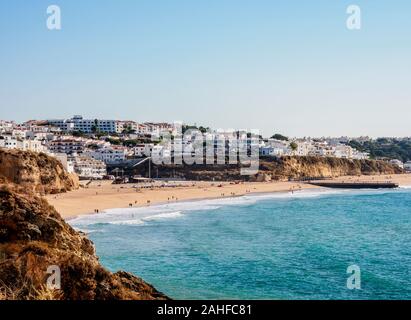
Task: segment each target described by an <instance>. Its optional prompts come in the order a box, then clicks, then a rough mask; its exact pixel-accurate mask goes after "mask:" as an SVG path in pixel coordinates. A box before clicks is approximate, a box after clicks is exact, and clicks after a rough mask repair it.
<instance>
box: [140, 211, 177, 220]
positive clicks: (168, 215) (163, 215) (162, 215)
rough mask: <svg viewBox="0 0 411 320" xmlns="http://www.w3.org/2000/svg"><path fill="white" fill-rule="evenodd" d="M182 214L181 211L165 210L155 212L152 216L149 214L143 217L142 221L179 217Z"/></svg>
mask: <svg viewBox="0 0 411 320" xmlns="http://www.w3.org/2000/svg"><path fill="white" fill-rule="evenodd" d="M182 215H183V213H182V211H175V212H165V213H160V214H156V215H154V216H149V217H147V218H143V221H152V220H164V219H175V218H179V217H181V216H182Z"/></svg>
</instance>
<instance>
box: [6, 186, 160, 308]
mask: <svg viewBox="0 0 411 320" xmlns="http://www.w3.org/2000/svg"><path fill="white" fill-rule="evenodd" d="M23 191H24V192H23ZM52 266H57V267H59V268H60V271H61V289H60V290H55V289H53V288H50V286H47V285H46V284H47V279H48V278H49V277H50V276H51V274H48V273H47V271H48V269H49V268H50V267H52ZM52 268H53V267H52ZM165 298H166V297H165V296H164V295H163V294H161V293H159V292H158V291H156V290H155V289H154V288H153V287H152V286H151V285H149V284H147V283H145V282H144V281H143V280H141V279H140V278H137V277H135V276H133V275H132V274H129V273H126V272H117V273H111V272H109V271H107V270H105V269H104V268H103V267H102V266H101V265H100V264H99V261H98V257H97V256H96V255H95V251H94V246H93V243H92V242H91V241H90V240H88V239H87V238H86V236H85V235H84V234H82V233H79V232H77V231H75V230H74V229H73V228H72V227H70V226H69V225H68V224H67V223H66V222H65V221H64V220H63V219H62V218H61V217H60V215H59V214H58V213H57V212H56V210H55V209H54V208H53V207H51V206H50V205H49V204H48V203H47V202H46V200H44V199H42V198H40V197H38V196H36V195H34V194H31V193H27V192H26V191H25V190H22V188H21V187H18V186H13V185H3V186H0V300H1V299H18V300H21V299H22V300H26V299H34V300H39V299H41V300H43V299H53V300H54V299H57V300H58V299H69V300H92V299H103V300H106V299H133V300H134V299H137V300H139V299H145V300H146V299H165Z"/></svg>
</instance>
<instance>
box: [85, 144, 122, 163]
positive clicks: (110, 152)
mask: <svg viewBox="0 0 411 320" xmlns="http://www.w3.org/2000/svg"><path fill="white" fill-rule="evenodd" d="M84 154H85V155H88V156H89V157H91V158H93V159H96V160H100V161H103V162H104V163H117V162H122V161H124V160H126V158H127V154H128V150H127V148H125V147H121V146H110V147H105V148H101V149H97V150H86V151H85V152H84Z"/></svg>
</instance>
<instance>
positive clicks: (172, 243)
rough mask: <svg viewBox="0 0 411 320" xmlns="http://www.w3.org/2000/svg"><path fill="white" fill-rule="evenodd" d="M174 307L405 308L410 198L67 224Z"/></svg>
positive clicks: (172, 209) (252, 201)
mask: <svg viewBox="0 0 411 320" xmlns="http://www.w3.org/2000/svg"><path fill="white" fill-rule="evenodd" d="M70 224H71V225H72V226H73V227H75V228H76V229H79V230H82V231H84V232H86V233H87V234H88V236H89V238H90V239H91V240H92V241H93V242H94V243H95V246H96V251H97V254H98V256H99V257H100V261H101V263H102V264H103V265H104V266H105V267H106V268H108V269H109V270H111V271H113V272H115V271H118V270H125V271H128V272H131V273H134V274H136V275H138V276H139V277H141V278H143V279H144V280H145V281H147V282H148V283H150V284H152V285H153V286H154V287H155V288H156V289H157V290H159V291H161V292H163V293H165V294H166V295H167V296H169V297H171V298H173V299H250V300H253V299H264V300H265V299H278V300H285V299H293V300H294V299H297V300H323V299H361V300H363V299H364V300H365V299H367V300H368V299H383V300H385V299H411V247H410V246H411V188H407V187H404V188H399V189H395V190H356V191H353V190H322V189H318V190H314V189H313V190H303V191H301V192H295V193H293V194H291V193H272V194H255V195H247V196H242V197H235V198H226V199H216V200H201V201H193V202H178V203H168V204H161V205H156V206H151V207H143V208H128V209H112V210H107V211H105V212H103V213H101V214H99V215H88V216H82V217H79V218H76V219H74V220H71V221H70Z"/></svg>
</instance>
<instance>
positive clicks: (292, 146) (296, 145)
mask: <svg viewBox="0 0 411 320" xmlns="http://www.w3.org/2000/svg"><path fill="white" fill-rule="evenodd" d="M290 148H291V150H293V151H296V150H297V149H298V144H296V143H295V142H294V141H293V142H291V143H290Z"/></svg>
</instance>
